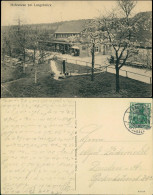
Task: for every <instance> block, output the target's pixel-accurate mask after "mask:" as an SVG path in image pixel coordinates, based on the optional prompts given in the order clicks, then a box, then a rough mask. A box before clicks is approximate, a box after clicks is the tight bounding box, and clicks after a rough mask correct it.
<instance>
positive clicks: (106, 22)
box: [99, 0, 137, 92]
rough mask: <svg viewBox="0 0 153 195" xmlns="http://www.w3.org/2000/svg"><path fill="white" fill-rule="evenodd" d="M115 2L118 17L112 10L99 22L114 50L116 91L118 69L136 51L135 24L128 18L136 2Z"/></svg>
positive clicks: (125, 0)
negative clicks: (118, 11)
mask: <svg viewBox="0 0 153 195" xmlns="http://www.w3.org/2000/svg"><path fill="white" fill-rule="evenodd" d="M117 4H118V8H117V10H118V9H120V18H119V17H118V13H115V11H113V12H112V13H110V14H109V15H108V16H107V17H103V18H102V19H100V20H99V24H100V28H101V31H102V32H103V35H104V39H105V40H107V41H108V42H109V43H110V44H111V45H112V48H113V50H114V55H115V69H116V92H119V90H120V85H119V71H120V69H121V68H122V67H123V66H124V65H125V63H126V61H127V59H129V58H130V57H132V56H133V55H134V54H135V53H136V52H137V49H136V47H135V36H136V32H137V25H136V21H133V20H131V18H130V17H131V14H132V11H133V9H134V7H135V6H136V2H135V1H131V0H119V1H118V2H117Z"/></svg>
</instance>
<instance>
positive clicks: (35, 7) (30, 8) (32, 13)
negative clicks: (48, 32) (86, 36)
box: [1, 0, 152, 26]
mask: <svg viewBox="0 0 153 195" xmlns="http://www.w3.org/2000/svg"><path fill="white" fill-rule="evenodd" d="M115 7H116V1H109V0H107V1H81V0H80V1H13V2H12V1H2V6H1V11H2V14H1V15H2V17H1V18H2V19H1V25H2V26H4V25H15V24H17V21H18V19H19V18H20V20H21V21H22V23H23V24H39V23H53V22H59V21H66V20H77V19H89V18H95V17H99V16H100V15H101V14H104V13H106V12H109V11H111V10H112V9H114V8H115ZM144 11H152V1H147V0H146V1H138V2H137V5H136V7H135V10H134V13H138V12H144Z"/></svg>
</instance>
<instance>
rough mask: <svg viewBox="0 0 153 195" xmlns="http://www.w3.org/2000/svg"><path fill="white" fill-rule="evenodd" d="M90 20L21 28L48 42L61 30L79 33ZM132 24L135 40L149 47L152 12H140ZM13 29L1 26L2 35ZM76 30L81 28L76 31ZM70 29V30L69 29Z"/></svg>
mask: <svg viewBox="0 0 153 195" xmlns="http://www.w3.org/2000/svg"><path fill="white" fill-rule="evenodd" d="M89 20H91V19H82V20H71V21H63V22H56V23H46V24H29V25H23V28H25V29H30V31H31V33H32V34H35V33H36V32H37V33H39V34H41V35H43V37H44V38H45V39H48V40H50V39H51V38H52V37H53V35H54V33H55V32H56V31H57V32H60V31H61V29H67V31H68V29H70V27H72V26H73V29H75V31H77V32H80V30H81V29H82V26H84V24H85V23H87V22H88V21H89ZM131 20H132V21H133V23H137V28H138V30H137V34H136V40H137V41H138V42H139V43H142V44H143V45H144V44H146V43H147V45H148V44H149V45H150V46H151V45H152V43H151V40H152V12H140V13H138V14H136V15H135V16H134V17H133V18H132V19H131ZM10 28H13V29H16V28H17V26H15V25H14V26H9V27H8V26H3V27H2V33H3V32H5V31H7V30H8V29H10ZM77 28H81V29H78V30H77ZM71 29H72V28H71Z"/></svg>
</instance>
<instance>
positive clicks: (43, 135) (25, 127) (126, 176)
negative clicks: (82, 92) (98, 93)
mask: <svg viewBox="0 0 153 195" xmlns="http://www.w3.org/2000/svg"><path fill="white" fill-rule="evenodd" d="M131 103H134V105H136V107H131ZM151 104H152V101H151V99H119V100H118V99H96V100H95V99H2V100H1V109H2V110H1V112H2V119H1V122H2V138H1V141H2V194H147V195H149V194H152V187H153V186H152V180H153V178H152V127H151V125H152V124H151V123H152V121H151V119H150V115H149V113H150V111H151V107H150V105H151ZM132 105H133V104H132ZM148 105H149V107H147V106H148ZM143 106H146V107H147V108H148V110H145V111H144V113H147V115H145V114H144V116H147V117H149V118H148V121H149V122H148V128H145V126H144V127H143V128H142V126H141V125H140V126H139V128H136V127H135V128H130V125H129V124H128V125H127V124H126V122H128V123H130V122H129V121H128V117H126V115H127V114H128V115H129V113H130V114H132V112H133V111H132V110H135V108H137V109H138V110H136V112H138V111H139V108H140V107H141V108H142V107H143ZM129 108H130V111H129ZM140 115H141V114H140ZM140 115H138V117H140ZM133 120H134V119H133Z"/></svg>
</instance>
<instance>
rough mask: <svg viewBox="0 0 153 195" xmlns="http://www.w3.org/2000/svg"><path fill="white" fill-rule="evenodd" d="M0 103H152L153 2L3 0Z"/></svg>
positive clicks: (127, 0)
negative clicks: (34, 100) (10, 100)
mask: <svg viewBox="0 0 153 195" xmlns="http://www.w3.org/2000/svg"><path fill="white" fill-rule="evenodd" d="M1 9H2V19H1V21H2V24H1V25H2V26H1V38H2V39H1V48H2V49H1V94H2V97H3V98H13V97H14V98H15V97H20V98H26V97H31V98H50V97H55V98H56V97H57V98H144V97H151V96H152V1H131V0H117V1H3V2H2V8H1Z"/></svg>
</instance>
